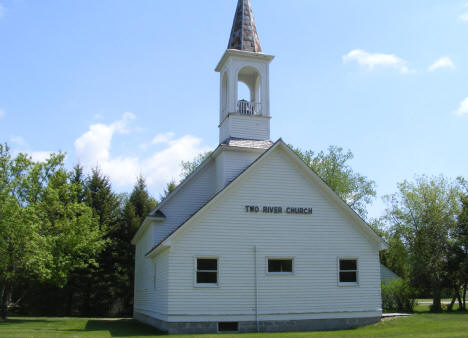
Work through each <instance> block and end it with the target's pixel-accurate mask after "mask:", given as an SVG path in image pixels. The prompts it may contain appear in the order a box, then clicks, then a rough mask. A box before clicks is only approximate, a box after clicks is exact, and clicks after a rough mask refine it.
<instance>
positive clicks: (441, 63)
mask: <svg viewBox="0 0 468 338" xmlns="http://www.w3.org/2000/svg"><path fill="white" fill-rule="evenodd" d="M440 68H450V69H455V68H456V67H455V64H454V63H453V61H452V59H451V58H449V57H448V56H444V57H441V58H440V59H438V60H436V61H435V62H434V63H433V64H432V65H431V66H430V67H429V71H431V72H433V71H435V70H437V69H440Z"/></svg>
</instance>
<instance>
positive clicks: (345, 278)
mask: <svg viewBox="0 0 468 338" xmlns="http://www.w3.org/2000/svg"><path fill="white" fill-rule="evenodd" d="M339 283H340V285H345V286H346V285H358V261H357V259H352V258H340V259H339Z"/></svg>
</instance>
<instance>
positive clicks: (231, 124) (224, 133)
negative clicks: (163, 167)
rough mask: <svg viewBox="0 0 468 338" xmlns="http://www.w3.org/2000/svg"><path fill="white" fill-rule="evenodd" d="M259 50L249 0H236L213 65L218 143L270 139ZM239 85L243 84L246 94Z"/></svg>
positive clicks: (267, 58) (264, 65) (266, 61)
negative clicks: (225, 40) (228, 31)
mask: <svg viewBox="0 0 468 338" xmlns="http://www.w3.org/2000/svg"><path fill="white" fill-rule="evenodd" d="M273 58H274V56H272V55H267V54H263V53H262V47H261V46H260V40H259V39H258V34H257V28H256V27H255V20H254V16H253V13H252V8H251V6H250V0H239V2H238V3H237V10H236V15H235V17H234V23H233V25H232V30H231V37H230V39H229V44H228V49H227V50H226V52H225V53H224V55H223V57H222V58H221V60H220V61H219V63H218V66H217V67H216V71H217V72H219V73H220V80H221V83H220V87H221V88H220V89H221V90H220V92H221V97H220V112H219V142H220V143H223V142H225V141H226V140H229V139H243V140H258V141H267V140H270V118H271V117H270V84H269V81H270V79H269V77H270V73H269V72H270V71H269V65H270V62H271V61H272V60H273ZM239 84H242V85H245V86H244V87H247V89H248V93H244V95H246V97H244V96H241V95H240V94H239Z"/></svg>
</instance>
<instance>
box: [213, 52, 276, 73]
mask: <svg viewBox="0 0 468 338" xmlns="http://www.w3.org/2000/svg"><path fill="white" fill-rule="evenodd" d="M230 56H233V57H236V56H237V57H240V58H246V59H251V60H259V59H260V60H262V61H266V62H268V63H270V62H271V61H272V60H273V59H274V58H275V57H274V56H273V55H269V54H263V53H254V52H248V51H241V50H237V49H228V50H226V51H225V52H224V54H223V56H222V57H221V60H220V61H219V62H218V65H217V66H216V68H215V71H216V72H218V73H219V72H220V71H221V70H222V69H223V67H224V64H225V63H226V61H227V59H228V58H229V57H230Z"/></svg>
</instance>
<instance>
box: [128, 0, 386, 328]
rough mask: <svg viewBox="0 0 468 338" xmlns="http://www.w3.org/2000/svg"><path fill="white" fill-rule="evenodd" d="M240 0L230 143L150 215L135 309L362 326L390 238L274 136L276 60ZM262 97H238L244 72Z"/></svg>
mask: <svg viewBox="0 0 468 338" xmlns="http://www.w3.org/2000/svg"><path fill="white" fill-rule="evenodd" d="M272 60H273V56H271V55H268V54H264V53H262V49H261V46H260V41H259V39H258V35H257V31H256V27H255V23H254V17H253V14H252V10H251V6H250V1H249V0H239V3H238V6H237V10H236V14H235V18H234V23H233V27H232V32H231V37H230V40H229V45H228V49H227V50H226V52H225V53H224V55H223V56H222V58H221V60H220V61H219V64H218V65H217V67H216V71H217V72H219V73H220V96H221V97H220V111H219V146H218V147H217V148H216V150H215V151H214V152H213V153H212V154H211V155H210V156H209V157H208V158H207V159H206V160H205V161H204V162H203V163H202V164H201V165H200V166H199V167H198V168H197V169H196V170H195V171H194V172H192V173H191V174H190V176H188V177H187V178H186V179H185V180H184V181H183V182H182V183H181V184H180V185H179V186H178V187H177V188H176V189H175V191H173V192H172V193H171V194H170V195H169V196H167V198H166V199H165V200H164V201H163V202H161V203H160V204H159V205H158V207H157V208H156V209H155V210H153V211H152V213H151V214H150V215H149V216H148V217H147V218H146V219H145V221H144V222H143V224H142V225H141V227H140V229H139V230H138V232H137V233H136V235H135V237H134V238H133V240H132V243H133V244H134V245H135V246H136V258H135V290H134V318H136V319H137V320H139V321H142V322H145V323H148V324H150V325H153V326H155V327H157V328H159V329H161V330H164V331H168V332H169V333H216V332H256V331H259V332H275V331H306V330H327V329H340V328H352V327H356V326H359V325H365V324H370V323H375V322H377V321H379V320H380V318H381V315H382V306H381V296H380V263H379V251H380V250H382V249H384V248H385V243H384V242H383V240H382V239H381V238H380V237H379V236H378V235H377V234H376V233H375V232H374V231H372V229H371V228H370V227H369V226H368V224H366V222H365V221H364V220H363V219H361V218H360V217H359V216H358V215H357V214H356V213H355V212H354V211H353V210H352V209H351V208H350V207H349V206H348V205H347V204H346V203H345V202H344V201H343V200H342V199H340V197H338V196H337V195H336V194H335V193H334V192H333V191H332V190H331V189H330V188H329V187H328V186H327V185H326V184H325V183H324V182H323V181H322V180H321V179H320V178H319V177H318V176H317V174H315V173H314V172H313V171H312V170H311V169H310V168H309V167H308V166H307V165H306V164H305V163H304V162H303V161H302V160H301V159H300V158H299V157H298V156H297V155H296V154H295V153H294V152H293V151H292V150H291V149H290V148H289V147H288V146H287V145H286V143H285V142H284V141H283V140H281V139H279V140H278V141H276V142H272V141H270V120H271V116H270V100H269V65H270V62H271V61H272ZM239 82H243V83H244V84H246V85H247V87H248V88H249V89H250V100H239V99H238V83H239Z"/></svg>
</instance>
